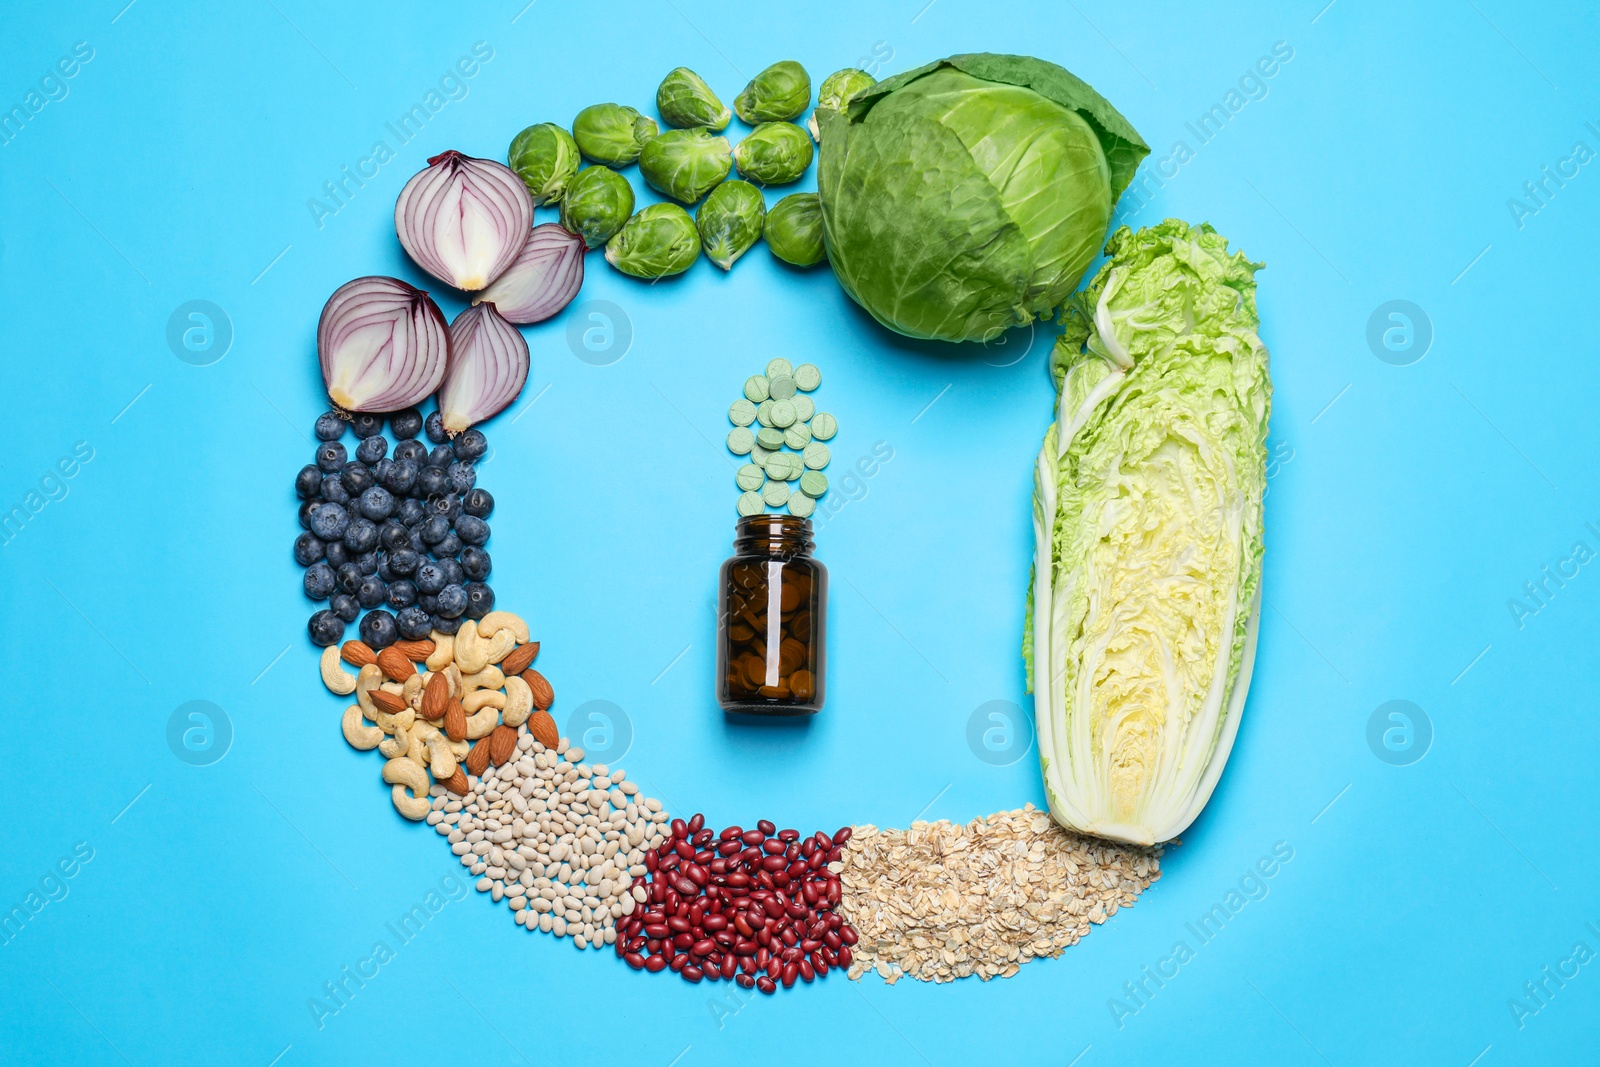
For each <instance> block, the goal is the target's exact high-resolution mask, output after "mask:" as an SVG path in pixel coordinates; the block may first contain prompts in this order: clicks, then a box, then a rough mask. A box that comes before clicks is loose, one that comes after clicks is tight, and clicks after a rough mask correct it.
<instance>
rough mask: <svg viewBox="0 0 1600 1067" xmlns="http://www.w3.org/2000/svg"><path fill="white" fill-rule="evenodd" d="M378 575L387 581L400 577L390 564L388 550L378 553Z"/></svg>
mask: <svg viewBox="0 0 1600 1067" xmlns="http://www.w3.org/2000/svg"><path fill="white" fill-rule="evenodd" d="M378 577H379V578H382V579H383V580H384V581H386V582H392V581H394V580H395V579H396V578H399V577H400V576H399V575H398V574H396V573H395V572H394V568H392V567H390V566H389V553H387V552H380V553H378Z"/></svg>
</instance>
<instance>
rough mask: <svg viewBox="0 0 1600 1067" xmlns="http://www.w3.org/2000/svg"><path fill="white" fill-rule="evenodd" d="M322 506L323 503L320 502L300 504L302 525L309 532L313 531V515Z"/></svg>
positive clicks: (312, 501)
mask: <svg viewBox="0 0 1600 1067" xmlns="http://www.w3.org/2000/svg"><path fill="white" fill-rule="evenodd" d="M321 506H322V501H320V500H315V499H313V500H302V501H301V502H300V525H301V526H302V527H304V528H305V529H307V530H309V529H311V513H312V512H313V511H315V510H317V509H318V508H320V507H321Z"/></svg>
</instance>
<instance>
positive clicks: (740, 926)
mask: <svg viewBox="0 0 1600 1067" xmlns="http://www.w3.org/2000/svg"><path fill="white" fill-rule="evenodd" d="M733 928H734V929H735V930H738V931H739V932H740V933H741V934H743V935H744V936H746V937H755V936H756V928H755V927H753V926H751V925H750V920H749V919H747V918H745V917H744V916H743V915H735V916H734V917H733Z"/></svg>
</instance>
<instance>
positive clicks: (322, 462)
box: [317, 441, 346, 474]
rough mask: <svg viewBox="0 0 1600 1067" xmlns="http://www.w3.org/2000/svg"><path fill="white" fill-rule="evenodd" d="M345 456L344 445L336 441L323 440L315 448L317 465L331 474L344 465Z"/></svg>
mask: <svg viewBox="0 0 1600 1067" xmlns="http://www.w3.org/2000/svg"><path fill="white" fill-rule="evenodd" d="M345 456H346V452H345V450H344V445H341V444H340V443H339V442H338V441H325V442H323V444H322V446H321V447H319V448H318V449H317V466H318V467H319V468H321V469H322V470H325V471H327V472H328V473H329V474H332V473H333V472H334V471H336V470H340V469H341V468H343V467H344V464H345Z"/></svg>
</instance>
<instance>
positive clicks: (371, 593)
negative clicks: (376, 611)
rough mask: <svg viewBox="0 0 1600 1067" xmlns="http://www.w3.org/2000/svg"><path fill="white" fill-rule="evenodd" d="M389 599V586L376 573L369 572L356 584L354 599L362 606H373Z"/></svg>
mask: <svg viewBox="0 0 1600 1067" xmlns="http://www.w3.org/2000/svg"><path fill="white" fill-rule="evenodd" d="M387 599H389V586H388V585H387V584H386V583H385V582H384V580H383V579H382V578H379V577H378V576H377V575H376V574H369V575H367V576H366V577H365V578H363V579H361V584H360V585H358V586H356V601H357V603H359V604H360V605H361V606H362V607H364V608H375V607H377V606H378V605H379V604H382V603H383V602H384V601H385V600H387Z"/></svg>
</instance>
